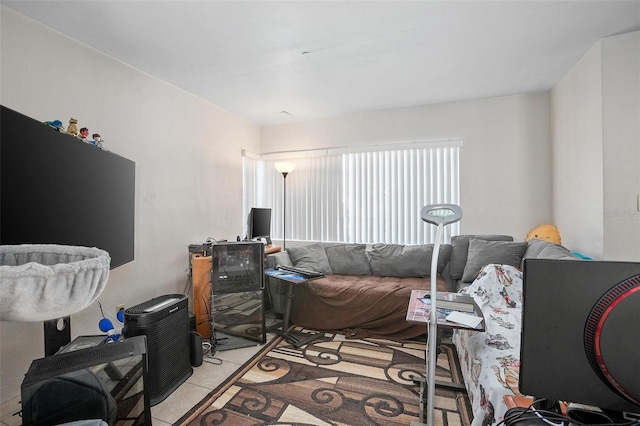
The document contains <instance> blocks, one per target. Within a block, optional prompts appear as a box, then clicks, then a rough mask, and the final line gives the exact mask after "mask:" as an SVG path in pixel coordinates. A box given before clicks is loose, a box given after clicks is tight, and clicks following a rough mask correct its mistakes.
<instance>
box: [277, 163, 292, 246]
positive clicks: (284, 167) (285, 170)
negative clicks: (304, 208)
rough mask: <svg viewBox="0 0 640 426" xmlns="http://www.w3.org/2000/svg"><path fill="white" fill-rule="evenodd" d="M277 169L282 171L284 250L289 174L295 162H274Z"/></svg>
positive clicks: (285, 243)
mask: <svg viewBox="0 0 640 426" xmlns="http://www.w3.org/2000/svg"><path fill="white" fill-rule="evenodd" d="M274 165H275V167H276V170H277V171H279V172H280V173H282V177H283V180H282V184H283V192H282V250H283V251H284V250H286V249H287V175H288V174H289V173H291V172H292V171H293V169H295V168H296V165H295V164H294V163H291V162H288V161H279V162H277V163H275V164H274Z"/></svg>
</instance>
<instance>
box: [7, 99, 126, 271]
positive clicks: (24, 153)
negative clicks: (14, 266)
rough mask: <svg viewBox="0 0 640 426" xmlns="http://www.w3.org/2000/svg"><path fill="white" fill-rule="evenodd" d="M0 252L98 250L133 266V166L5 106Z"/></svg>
mask: <svg viewBox="0 0 640 426" xmlns="http://www.w3.org/2000/svg"><path fill="white" fill-rule="evenodd" d="M0 122H1V123H2V126H0V127H1V138H0V194H1V196H0V208H1V213H0V244H63V245H78V246H87V247H97V248H100V249H103V250H105V251H107V252H108V253H109V255H110V256H111V268H112V269H113V268H115V267H117V266H120V265H122V264H124V263H127V262H130V261H132V260H133V258H134V219H135V217H134V216H135V210H134V209H135V163H134V162H133V161H131V160H128V159H126V158H123V157H121V156H119V155H116V154H114V153H113V152H109V151H106V150H103V149H100V148H97V147H95V146H93V145H91V144H88V143H86V142H83V141H82V140H80V139H78V138H76V137H74V136H71V135H68V134H65V133H60V132H58V131H56V130H55V129H53V128H51V127H49V126H47V125H45V124H43V123H41V122H39V121H37V120H34V119H32V118H30V117H27V116H25V115H23V114H20V113H18V112H16V111H13V110H11V109H9V108H6V107H4V106H2V107H1V116H0Z"/></svg>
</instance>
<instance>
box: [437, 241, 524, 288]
mask: <svg viewBox="0 0 640 426" xmlns="http://www.w3.org/2000/svg"><path fill="white" fill-rule="evenodd" d="M471 238H477V239H479V240H485V241H513V237H511V236H509V235H457V236H455V237H451V246H452V247H453V249H452V252H451V261H450V262H449V275H450V276H451V278H453V279H454V280H460V279H462V275H463V273H464V267H465V265H466V264H467V255H468V252H469V240H470V239H471ZM472 281H473V280H472Z"/></svg>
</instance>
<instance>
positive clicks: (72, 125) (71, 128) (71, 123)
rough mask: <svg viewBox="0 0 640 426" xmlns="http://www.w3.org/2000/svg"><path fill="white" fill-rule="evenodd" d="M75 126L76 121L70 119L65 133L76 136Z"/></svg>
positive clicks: (76, 129)
mask: <svg viewBox="0 0 640 426" xmlns="http://www.w3.org/2000/svg"><path fill="white" fill-rule="evenodd" d="M76 124H78V120H76V119H75V118H73V117H71V118H70V119H69V126H68V127H67V133H69V134H70V135H73V136H78V126H76Z"/></svg>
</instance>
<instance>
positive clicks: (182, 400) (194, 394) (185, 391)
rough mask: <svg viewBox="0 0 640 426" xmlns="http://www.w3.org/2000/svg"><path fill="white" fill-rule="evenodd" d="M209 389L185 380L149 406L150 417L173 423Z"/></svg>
mask: <svg viewBox="0 0 640 426" xmlns="http://www.w3.org/2000/svg"><path fill="white" fill-rule="evenodd" d="M210 391H211V389H209V388H205V387H202V386H198V385H194V384H191V383H189V382H185V383H183V384H182V385H181V386H180V387H179V388H178V389H176V390H175V391H173V393H172V394H171V395H169V396H168V397H167V399H165V400H164V401H162V402H161V403H160V404H157V405H154V406H153V407H151V417H153V418H154V419H158V420H162V421H163V422H168V423H172V424H173V423H175V422H176V421H177V420H178V419H179V418H180V417H182V416H183V415H184V414H185V413H186V412H187V411H189V410H190V409H191V407H193V406H194V405H196V404H197V403H198V402H200V400H201V399H202V398H204V397H205V396H206V395H207V394H208V393H209V392H210Z"/></svg>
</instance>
